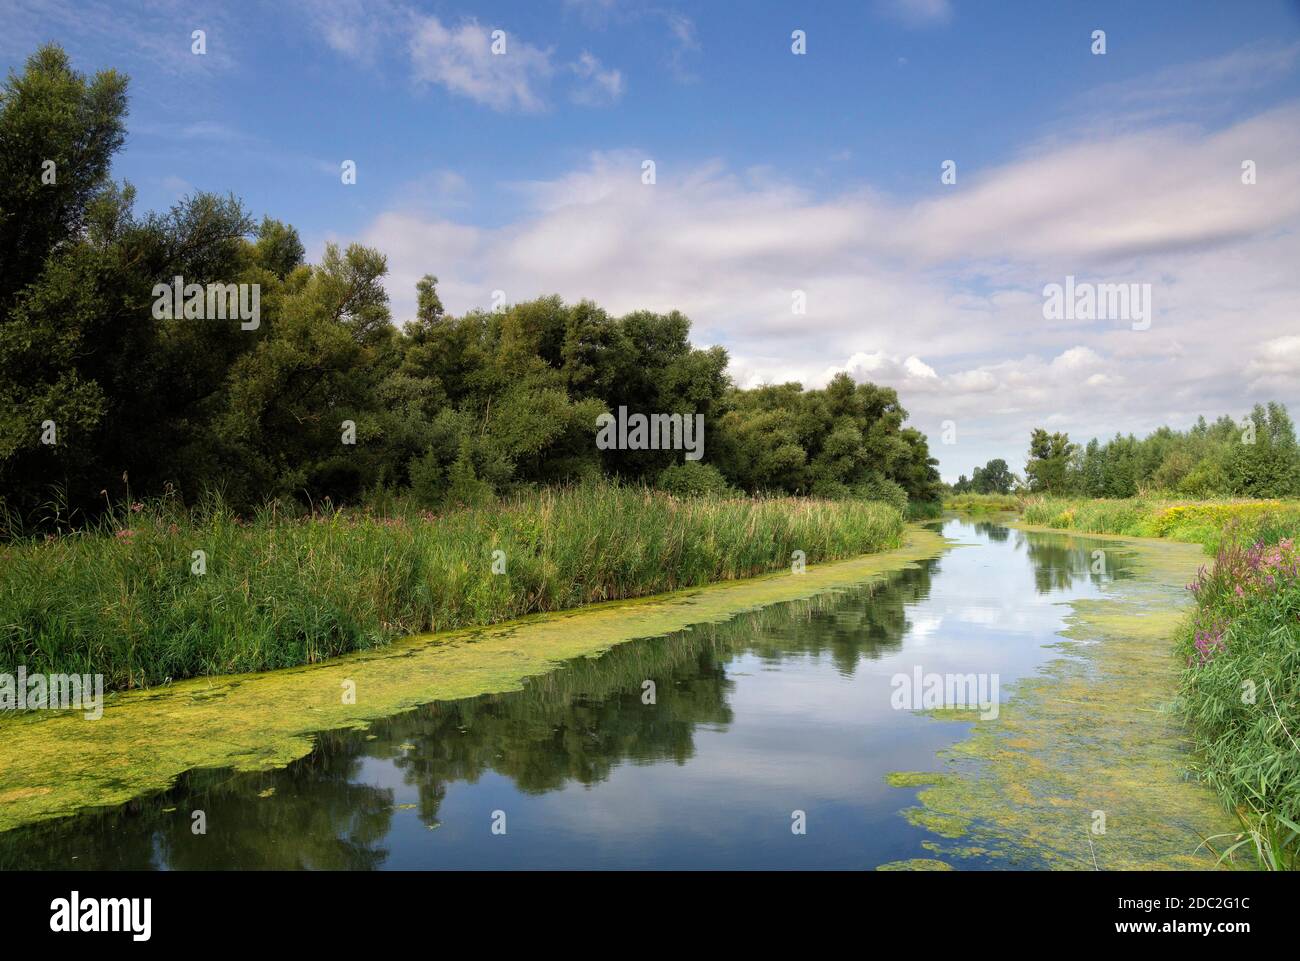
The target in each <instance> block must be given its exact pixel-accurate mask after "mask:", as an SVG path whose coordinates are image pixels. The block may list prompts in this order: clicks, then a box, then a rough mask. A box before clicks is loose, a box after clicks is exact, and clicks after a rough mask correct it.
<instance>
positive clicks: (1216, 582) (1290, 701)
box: [1180, 517, 1300, 870]
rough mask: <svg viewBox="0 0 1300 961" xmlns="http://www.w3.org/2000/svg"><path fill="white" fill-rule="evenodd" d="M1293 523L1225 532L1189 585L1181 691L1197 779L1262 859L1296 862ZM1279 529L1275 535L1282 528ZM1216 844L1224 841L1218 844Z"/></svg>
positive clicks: (1299, 679) (1298, 729) (1299, 588)
mask: <svg viewBox="0 0 1300 961" xmlns="http://www.w3.org/2000/svg"><path fill="white" fill-rule="evenodd" d="M1297 534H1300V522H1298V521H1297V519H1296V518H1295V517H1292V518H1291V519H1290V522H1289V523H1286V524H1278V523H1276V521H1275V520H1270V521H1268V522H1266V523H1264V524H1262V525H1259V526H1257V527H1256V528H1255V529H1254V530H1253V531H1251V532H1250V533H1249V534H1248V535H1247V536H1245V537H1240V536H1239V537H1234V538H1231V539H1225V541H1224V543H1222V544H1221V545H1220V547H1219V550H1218V554H1217V556H1216V558H1215V561H1214V565H1213V568H1212V569H1211V570H1209V571H1205V570H1202V572H1201V575H1200V577H1198V578H1197V580H1196V582H1195V583H1194V584H1192V585H1191V588H1192V590H1193V591H1195V593H1196V601H1197V610H1196V617H1195V620H1194V621H1193V622H1192V623H1191V624H1190V625H1189V626H1188V627H1187V629H1186V631H1185V633H1184V636H1183V638H1182V641H1181V648H1180V650H1181V653H1182V654H1183V655H1184V656H1185V657H1186V659H1187V669H1186V671H1185V672H1184V674H1183V684H1182V700H1183V704H1184V707H1185V709H1186V712H1187V716H1188V719H1189V721H1190V723H1191V726H1192V731H1193V733H1194V734H1195V736H1196V742H1197V746H1198V749H1199V755H1200V765H1201V769H1202V771H1203V773H1204V776H1205V778H1206V780H1207V781H1209V782H1210V783H1211V784H1212V785H1214V787H1215V788H1216V789H1217V790H1218V791H1219V793H1220V794H1221V795H1222V796H1223V797H1224V799H1225V800H1227V801H1228V802H1229V803H1230V804H1231V805H1232V806H1233V807H1234V808H1236V809H1237V811H1238V814H1239V816H1240V817H1241V819H1242V820H1243V822H1244V823H1245V824H1246V826H1247V834H1246V836H1245V837H1244V838H1242V839H1241V841H1240V842H1239V844H1242V845H1250V846H1251V847H1253V848H1254V849H1255V850H1256V851H1257V852H1258V854H1259V856H1260V860H1261V861H1262V862H1263V863H1264V864H1265V865H1266V866H1267V867H1269V868H1273V869H1292V870H1293V869H1295V868H1296V867H1300V741H1298V740H1297V736H1298V735H1300V547H1298V546H1297V542H1296V535H1297ZM1283 535H1285V536H1283ZM1224 847H1225V849H1226V848H1227V846H1224Z"/></svg>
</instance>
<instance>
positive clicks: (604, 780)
mask: <svg viewBox="0 0 1300 961" xmlns="http://www.w3.org/2000/svg"><path fill="white" fill-rule="evenodd" d="M947 524H948V525H949V526H950V527H956V528H957V530H952V529H950V530H949V531H948V532H949V533H957V534H960V535H961V537H962V539H963V540H966V541H973V542H974V543H975V545H976V546H974V547H963V548H961V549H959V550H957V551H954V552H952V553H950V554H948V555H945V556H944V557H943V558H941V559H938V560H933V561H928V562H926V563H923V564H921V565H919V566H917V567H915V568H912V569H908V570H904V571H900V572H897V573H896V574H894V575H892V576H890V577H888V578H886V579H884V580H881V581H879V582H877V583H875V584H870V585H865V586H863V587H860V588H858V589H855V590H852V591H848V592H844V593H837V594H828V595H823V596H821V597H818V598H814V599H811V600H808V601H802V602H796V603H789V604H778V605H773V606H771V607H767V608H763V609H761V610H758V611H754V612H751V613H748V614H744V615H741V616H739V617H736V618H734V619H732V620H731V621H729V622H727V623H725V624H720V625H705V626H700V627H697V628H694V629H689V630H685V631H680V632H677V633H674V634H671V635H668V636H665V637H661V638H653V639H647V640H643V641H638V642H634V643H629V644H624V645H620V646H618V647H616V648H614V649H613V650H611V651H609V652H608V653H606V654H604V655H603V656H601V657H599V658H585V659H580V660H577V661H574V662H571V663H569V664H567V665H566V666H565V667H564V668H563V669H562V670H558V671H555V672H553V673H551V674H549V675H547V676H545V677H541V678H537V679H535V680H533V681H532V682H530V683H528V684H527V685H526V686H525V688H524V689H523V690H522V691H518V692H514V693H508V694H501V695H489V696H483V697H477V698H472V699H468V700H464V701H457V702H445V703H434V704H429V705H426V706H424V707H421V708H419V709H417V710H414V711H410V712H408V713H405V714H402V715H398V716H395V717H392V718H389V719H386V720H384V721H381V722H378V723H375V724H374V725H372V727H371V728H370V729H369V730H367V731H344V732H329V733H325V734H322V735H320V737H319V738H318V742H317V747H316V749H315V750H314V751H313V752H312V753H311V754H310V755H309V756H308V757H305V758H303V759H302V760H300V761H298V762H295V763H294V764H291V765H289V766H288V767H287V768H285V769H282V770H278V771H271V772H264V773H257V774H237V773H233V772H230V771H195V772H191V773H190V774H188V775H187V776H185V777H184V778H182V779H181V780H180V781H179V782H178V784H177V785H176V786H175V787H174V788H173V789H172V790H170V791H168V792H166V793H164V794H161V795H157V796H154V797H150V798H143V799H138V800H136V801H133V802H131V803H129V804H126V805H123V806H120V807H117V808H113V809H109V810H104V811H96V812H88V813H85V814H82V815H80V816H77V817H75V818H68V819H64V820H61V821H55V822H48V823H45V824H38V825H34V826H31V827H28V828H23V829H19V830H15V831H10V832H7V833H5V834H0V868H16V867H23V868H68V867H74V868H92V869H97V868H159V867H166V868H182V869H183V868H213V867H218V868H226V867H231V868H339V869H355V870H368V869H374V868H379V867H391V866H400V867H476V866H481V867H492V866H525V867H557V866H558V867H571V866H650V867H657V866H664V867H674V866H675V867H713V866H722V867H753V866H778V867H779V866H807V867H819V866H825V867H872V866H874V865H875V864H877V863H881V862H882V861H885V860H891V859H895V858H901V857H915V856H925V851H924V849H923V848H922V847H921V845H922V843H923V842H924V841H925V839H926V838H927V837H928V835H926V833H925V832H924V831H923V830H921V829H919V828H916V827H913V826H912V825H910V824H908V823H907V822H906V821H905V820H904V819H903V818H902V817H901V816H899V814H898V811H899V809H900V808H902V807H906V806H907V805H908V804H909V803H910V800H911V794H910V792H907V791H900V790H897V789H892V788H887V787H885V786H884V785H883V776H884V774H885V773H887V772H888V771H890V770H896V769H900V768H902V769H918V768H920V769H923V768H927V767H932V766H933V764H934V761H933V758H934V753H935V751H936V750H937V749H938V748H940V747H942V746H944V745H945V744H947V743H951V742H952V741H953V740H954V739H956V738H958V737H960V736H961V734H962V732H963V731H964V729H965V725H964V724H961V723H955V722H938V721H935V720H933V719H930V718H925V717H920V716H917V715H912V714H910V713H906V712H899V711H893V710H891V709H890V708H889V703H888V700H889V698H888V695H889V684H888V678H889V677H890V675H892V674H893V673H895V672H896V671H898V670H910V669H911V667H910V665H911V664H912V663H913V662H914V661H916V660H917V658H918V657H921V656H924V658H925V666H926V668H927V669H932V670H945V669H954V670H957V669H961V670H969V669H972V668H971V667H970V665H971V664H975V665H976V667H977V668H978V669H983V670H993V671H1002V672H1004V679H1006V677H1007V673H1010V674H1011V675H1013V676H1014V675H1015V674H1016V673H1017V672H1023V671H1024V670H1027V669H1030V668H1032V666H1034V665H1036V664H1038V663H1041V662H1042V660H1044V659H1045V657H1046V654H1045V652H1044V651H1043V650H1042V646H1043V645H1045V644H1047V643H1049V642H1051V641H1052V640H1053V632H1054V631H1055V630H1057V629H1058V628H1059V626H1060V617H1061V611H1060V609H1059V608H1058V607H1057V606H1056V605H1055V601H1056V600H1059V599H1060V598H1059V597H1056V596H1053V597H1052V599H1051V603H1044V604H1027V603H1026V597H1033V596H1034V595H1031V594H1027V591H1026V588H1025V587H1024V586H1021V587H1019V588H1015V587H1012V586H1010V585H1011V582H1012V580H1013V579H1014V580H1016V581H1017V582H1018V583H1020V584H1022V585H1023V584H1024V580H1023V579H1022V578H1023V573H1020V572H1025V571H1028V572H1029V573H1030V575H1031V578H1032V583H1033V589H1034V592H1035V594H1037V595H1043V594H1052V595H1062V594H1064V595H1069V594H1071V593H1072V594H1074V595H1079V594H1080V592H1095V590H1096V588H1098V587H1099V586H1101V585H1102V584H1103V583H1104V582H1105V580H1106V579H1107V578H1109V577H1112V576H1117V575H1120V574H1122V572H1123V570H1124V568H1125V566H1126V564H1127V563H1128V559H1127V558H1126V557H1125V556H1124V555H1123V554H1121V553H1120V552H1118V551H1114V550H1111V551H1108V552H1107V554H1106V567H1105V568H1104V570H1100V571H1099V570H1097V569H1095V565H1094V563H1093V557H1092V553H1091V551H1092V549H1094V548H1095V547H1096V543H1095V542H1093V543H1089V542H1087V541H1085V540H1078V539H1075V540H1067V539H1065V538H1063V537H1060V536H1057V535H1047V534H1039V533H1030V534H1026V533H1021V532H1012V531H1011V530H1010V529H1008V528H1007V527H1005V526H1003V525H998V524H994V523H987V522H979V523H974V524H972V523H967V522H964V521H949V522H947ZM1013 533H1014V536H1012V535H1013ZM989 570H995V571H998V572H1001V573H1005V574H1007V575H1009V576H1008V577H1006V578H1001V577H990V576H989V575H988V573H986V572H987V571H989ZM981 612H982V613H981ZM989 612H992V613H991V614H990V613H989ZM1008 612H1013V613H1014V616H1010V615H1009V614H1008ZM647 681H652V682H653V685H654V690H653V694H654V697H653V703H650V704H648V703H646V701H647V700H648V692H647V688H646V682H647ZM575 789H577V793H575ZM796 806H802V807H804V808H807V809H808V810H809V818H810V823H811V824H812V826H813V828H812V829H810V831H809V834H808V835H807V836H806V837H803V838H798V839H797V840H798V842H799V843H798V844H792V838H791V835H790V832H789V812H790V811H791V810H792V809H793V807H796ZM497 809H501V810H507V811H508V812H509V815H510V817H512V818H513V819H514V821H513V823H512V827H511V828H510V834H509V835H508V837H509V841H508V842H506V841H505V840H504V839H501V838H495V837H493V836H492V835H491V834H490V833H489V831H488V826H487V825H488V822H487V820H486V819H485V818H486V816H487V814H488V813H489V812H490V811H492V810H497ZM196 810H202V811H203V812H204V813H205V816H206V818H207V833H206V834H202V835H196V834H194V833H193V831H192V829H191V826H192V820H191V812H193V811H196Z"/></svg>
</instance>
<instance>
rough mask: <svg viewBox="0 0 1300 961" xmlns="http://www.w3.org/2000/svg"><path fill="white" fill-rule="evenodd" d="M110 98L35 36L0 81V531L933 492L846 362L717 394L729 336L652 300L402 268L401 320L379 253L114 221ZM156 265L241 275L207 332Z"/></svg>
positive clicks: (183, 205)
mask: <svg viewBox="0 0 1300 961" xmlns="http://www.w3.org/2000/svg"><path fill="white" fill-rule="evenodd" d="M126 103H127V100H126V79H125V78H124V77H123V76H121V75H119V74H117V73H116V72H113V71H106V72H101V73H99V74H97V75H96V76H95V77H94V78H93V79H88V78H86V77H84V76H81V75H79V74H77V73H75V72H74V71H72V70H71V69H70V67H69V63H68V59H67V57H66V55H65V54H64V53H63V51H62V50H61V49H59V48H58V47H56V46H47V47H43V48H42V49H40V50H39V51H37V53H35V54H34V55H33V56H32V57H31V58H30V59H29V60H28V62H27V66H26V70H25V71H24V73H23V74H21V75H11V76H10V78H9V80H8V82H7V83H6V85H5V86H4V89H3V92H2V93H0V507H3V508H4V511H5V513H6V515H7V517H8V520H9V523H10V527H11V529H12V528H13V527H14V526H16V525H15V521H16V520H20V521H22V522H23V523H24V524H25V525H28V526H30V525H31V524H32V523H34V522H40V521H42V520H45V521H48V520H50V519H51V518H53V519H56V520H58V521H60V522H66V520H67V518H68V516H69V513H70V512H72V511H80V512H81V513H82V514H83V515H89V514H93V513H94V512H95V511H96V509H97V508H98V507H102V506H103V504H104V503H105V501H106V500H107V499H112V500H114V501H117V500H120V499H122V498H123V497H128V496H129V497H130V498H131V499H135V498H143V497H148V496H152V495H156V494H160V493H163V492H165V491H167V490H168V489H169V488H170V489H171V490H173V491H179V492H181V494H182V495H183V496H185V497H186V498H192V497H196V496H198V495H199V494H200V493H201V492H203V491H204V490H205V489H209V488H213V487H219V488H221V489H222V490H223V492H224V496H225V498H226V500H227V502H229V503H231V504H233V505H235V506H237V507H238V506H243V505H254V504H257V503H261V502H263V501H266V500H268V499H271V498H296V499H298V500H300V501H319V500H321V499H323V498H325V497H329V498H330V499H331V502H332V503H335V504H339V503H356V502H359V501H362V500H367V501H369V502H371V503H374V502H375V501H376V500H377V499H382V498H385V497H389V496H392V495H394V494H400V495H402V496H407V497H413V498H415V499H417V500H418V501H419V502H421V503H423V504H426V505H429V506H440V505H442V504H446V503H449V502H456V503H462V502H469V503H474V502H481V501H482V500H483V499H486V498H490V497H491V496H494V495H498V494H504V493H510V492H513V491H515V490H517V489H519V488H521V487H527V486H535V485H543V484H552V483H562V482H570V481H576V480H582V479H585V478H594V477H600V476H605V477H617V478H620V479H625V480H629V481H634V482H642V483H650V484H658V485H660V486H663V487H666V488H668V489H670V490H674V491H677V492H682V493H689V492H705V491H715V490H729V489H735V490H739V491H744V492H760V491H773V492H781V493H791V494H815V495H822V496H851V495H855V496H865V497H871V498H877V499H885V500H890V501H892V502H894V503H896V504H898V505H900V506H906V501H907V499H908V498H911V499H913V500H917V501H932V500H934V499H935V498H936V497H937V496H938V493H939V490H940V484H939V480H938V473H937V471H936V469H935V463H936V461H935V460H934V459H932V458H931V457H930V455H929V451H928V449H927V445H926V440H925V437H924V435H922V434H921V433H920V432H919V431H916V430H914V429H910V428H907V427H904V426H903V425H904V420H905V419H906V416H907V414H906V411H904V410H903V408H902V407H901V406H900V405H899V402H898V397H897V395H896V394H895V392H894V391H893V390H890V389H888V388H883V387H877V386H874V385H871V384H855V383H854V382H853V381H852V380H851V379H850V378H849V377H847V376H845V375H841V376H839V377H837V378H836V379H835V380H834V381H832V382H831V384H830V385H829V386H827V387H826V388H825V389H823V390H803V389H802V388H801V387H800V386H799V385H797V384H784V385H779V386H771V387H762V388H758V389H756V390H739V389H736V388H735V387H734V386H733V385H732V384H731V382H730V380H729V378H728V376H727V373H726V367H727V354H726V352H725V350H723V349H722V348H721V347H712V348H709V349H698V348H695V347H693V346H692V345H691V344H690V341H689V339H688V334H689V331H690V322H689V320H688V319H687V318H686V317H684V316H683V315H682V314H680V313H678V312H676V311H673V312H671V313H667V314H660V313H652V312H649V311H637V312H634V313H630V314H627V315H625V316H622V317H611V316H609V315H607V314H606V313H605V311H603V310H601V309H600V308H599V307H597V306H596V305H595V304H592V303H590V302H587V301H583V302H581V303H578V304H565V303H562V302H561V301H560V299H559V298H558V297H548V298H542V299H538V300H534V301H530V302H527V303H520V304H515V305H513V306H509V307H506V308H505V309H501V310H496V311H491V312H489V311H483V310H474V311H471V312H469V313H467V314H465V315H463V316H460V317H456V316H452V315H451V314H448V313H447V312H446V311H445V310H444V308H443V305H442V302H441V301H440V299H439V296H438V290H437V286H436V285H437V281H436V278H434V277H433V276H426V277H425V278H424V279H423V280H421V281H420V283H419V285H418V291H417V293H418V305H417V308H416V316H415V317H414V319H412V320H410V321H409V322H408V323H406V324H405V326H404V327H403V328H402V329H398V328H397V327H396V326H394V324H393V323H392V320H391V316H390V312H389V305H388V297H387V294H386V292H385V289H384V287H383V285H382V279H383V277H384V275H385V272H386V268H387V265H386V261H385V257H384V255H383V254H382V253H381V252H379V251H377V250H374V249H371V248H367V247H363V246H360V245H357V244H353V245H350V246H347V247H346V248H342V249H341V248H340V247H338V246H336V245H332V244H331V245H329V246H327V248H326V250H325V253H324V256H323V257H322V259H321V262H320V263H319V264H311V265H309V264H307V263H305V262H304V248H303V244H302V242H301V240H300V239H299V236H298V234H297V232H296V231H295V230H294V229H293V228H292V227H290V226H288V225H286V224H283V223H281V222H279V221H276V220H273V219H270V218H265V219H263V220H262V221H261V222H260V223H256V222H255V221H254V220H253V219H252V218H250V217H249V215H248V213H247V212H246V211H245V209H244V208H243V206H242V204H241V203H240V202H239V201H238V200H237V199H235V198H234V197H219V196H215V195H212V194H207V193H199V194H196V195H194V196H190V197H187V198H185V199H184V200H183V201H181V202H180V203H178V204H177V205H176V206H175V207H173V208H172V209H171V210H170V211H169V212H168V213H166V214H148V215H144V216H140V215H137V214H136V212H135V211H134V191H133V190H132V188H131V187H130V186H129V185H127V184H120V185H119V184H116V183H114V182H112V181H111V180H110V179H109V167H110V163H111V159H112V157H113V155H114V153H115V152H116V151H117V150H118V149H119V148H120V146H121V145H122V142H123V138H124V135H125V126H124V122H123V118H124V116H125V112H126ZM176 278H181V279H182V280H181V281H180V282H179V283H181V284H182V286H181V288H180V290H181V291H182V292H183V291H184V290H185V288H187V287H189V285H192V284H197V285H200V287H202V288H203V290H204V291H205V292H209V293H210V291H211V288H210V287H209V285H218V284H219V285H223V286H224V285H248V286H247V287H240V288H239V291H240V293H239V294H238V295H237V294H236V291H235V287H226V290H227V291H228V292H229V294H230V297H229V306H230V313H229V315H226V314H223V315H222V316H228V318H229V319H224V320H218V319H211V316H210V314H211V311H212V304H211V301H210V299H209V302H208V303H207V304H206V305H205V304H203V303H202V301H203V298H201V297H199V298H195V303H194V304H193V306H194V308H195V309H194V311H193V313H190V312H188V311H187V309H186V308H185V305H184V304H183V303H182V302H181V301H182V299H181V298H175V297H173V295H172V291H173V290H175V289H177V288H176V287H175V286H174V285H175V284H177V283H178V282H177V281H176ZM159 285H165V288H166V290H165V294H166V296H165V297H164V298H163V300H164V301H165V302H166V303H165V306H163V307H162V308H161V309H160V308H159V303H160V300H159V296H158V294H157V292H156V291H155V287H156V286H159ZM252 285H257V287H256V295H257V296H256V297H255V298H254V297H251V296H248V293H249V291H250V290H251V289H252ZM195 289H197V288H195ZM224 297H225V295H222V297H219V298H218V306H221V305H222V304H224V303H225V299H224ZM189 299H190V297H189V295H188V294H186V295H185V297H184V298H183V300H185V301H188V300H189ZM254 304H255V305H256V307H257V312H258V313H257V316H256V317H255V318H253V319H250V318H249V317H248V316H247V314H246V311H247V309H248V308H249V307H250V306H252V305H254ZM205 306H206V310H207V313H205V312H204V307H205ZM241 306H242V307H243V308H244V309H245V312H243V313H239V314H238V316H236V312H237V310H238V308H240V307H241ZM169 315H174V317H175V319H172V316H169ZM620 406H625V407H626V408H627V409H628V410H629V411H633V412H642V413H646V414H650V413H665V414H674V413H676V414H682V415H696V414H698V415H702V416H703V418H704V428H705V434H704V451H703V459H702V460H691V461H687V460H685V459H684V456H683V452H682V451H681V450H600V449H598V448H597V445H596V432H597V428H596V418H597V417H598V415H600V414H601V413H602V412H605V411H613V410H616V409H617V408H618V407H620Z"/></svg>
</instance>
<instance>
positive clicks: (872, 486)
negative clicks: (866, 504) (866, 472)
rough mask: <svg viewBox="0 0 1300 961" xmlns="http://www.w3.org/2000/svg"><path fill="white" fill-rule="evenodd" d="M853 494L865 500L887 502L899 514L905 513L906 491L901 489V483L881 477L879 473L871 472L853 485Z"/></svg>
mask: <svg viewBox="0 0 1300 961" xmlns="http://www.w3.org/2000/svg"><path fill="white" fill-rule="evenodd" d="M853 496H855V497H858V498H861V499H862V500H867V501H880V502H881V503H884V504H888V505H889V506H890V507H892V508H894V510H896V511H898V512H899V513H900V514H906V513H907V491H905V490H904V489H903V487H902V485H900V484H897V483H895V482H894V481H892V480H889V479H888V478H887V477H881V476H880V475H879V474H872V475H871V476H870V477H868V478H867V479H866V480H865V481H863V482H861V483H860V484H858V485H857V486H856V487H854V488H853Z"/></svg>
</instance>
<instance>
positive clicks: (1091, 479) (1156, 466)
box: [1025, 403, 1300, 497]
mask: <svg viewBox="0 0 1300 961" xmlns="http://www.w3.org/2000/svg"><path fill="white" fill-rule="evenodd" d="M1025 473H1026V476H1027V478H1028V481H1029V487H1030V489H1031V490H1033V491H1038V492H1043V493H1049V494H1054V495H1058V496H1060V495H1077V496H1082V497H1134V496H1137V495H1139V494H1146V493H1150V492H1166V493H1169V494H1174V495H1182V496H1185V497H1294V496H1297V495H1300V445H1297V443H1296V434H1295V425H1294V424H1293V423H1292V421H1291V417H1290V415H1288V413H1287V410H1286V407H1285V406H1284V405H1282V404H1279V403H1269V404H1268V405H1263V404H1256V405H1255V407H1254V409H1253V410H1252V411H1251V413H1250V416H1249V417H1247V418H1244V419H1243V420H1242V421H1241V423H1237V422H1235V421H1234V420H1233V419H1232V418H1231V417H1228V416H1226V415H1225V416H1223V417H1220V418H1219V419H1218V420H1216V421H1215V422H1214V423H1213V424H1210V423H1207V422H1206V420H1205V418H1204V417H1202V418H1200V419H1199V420H1198V421H1197V422H1196V425H1195V426H1193V427H1192V428H1191V429H1190V430H1186V431H1177V430H1173V429H1172V428H1169V427H1161V428H1160V429H1159V430H1156V431H1155V432H1153V433H1151V434H1150V435H1148V436H1147V437H1145V438H1142V439H1140V440H1139V439H1138V438H1137V437H1134V436H1133V435H1132V434H1129V435H1128V436H1127V437H1125V436H1121V435H1119V434H1117V435H1115V437H1114V438H1113V439H1112V440H1109V441H1107V442H1106V443H1104V444H1103V443H1099V442H1098V441H1097V440H1096V439H1095V438H1094V439H1093V440H1091V441H1089V443H1088V444H1087V446H1086V447H1080V446H1079V445H1077V444H1072V443H1070V438H1069V436H1068V435H1066V434H1059V433H1058V434H1051V435H1049V434H1048V433H1047V432H1046V431H1045V430H1042V429H1041V428H1039V429H1036V430H1035V431H1034V433H1033V436H1032V438H1031V440H1030V445H1029V463H1028V464H1027V465H1026V467H1025Z"/></svg>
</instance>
